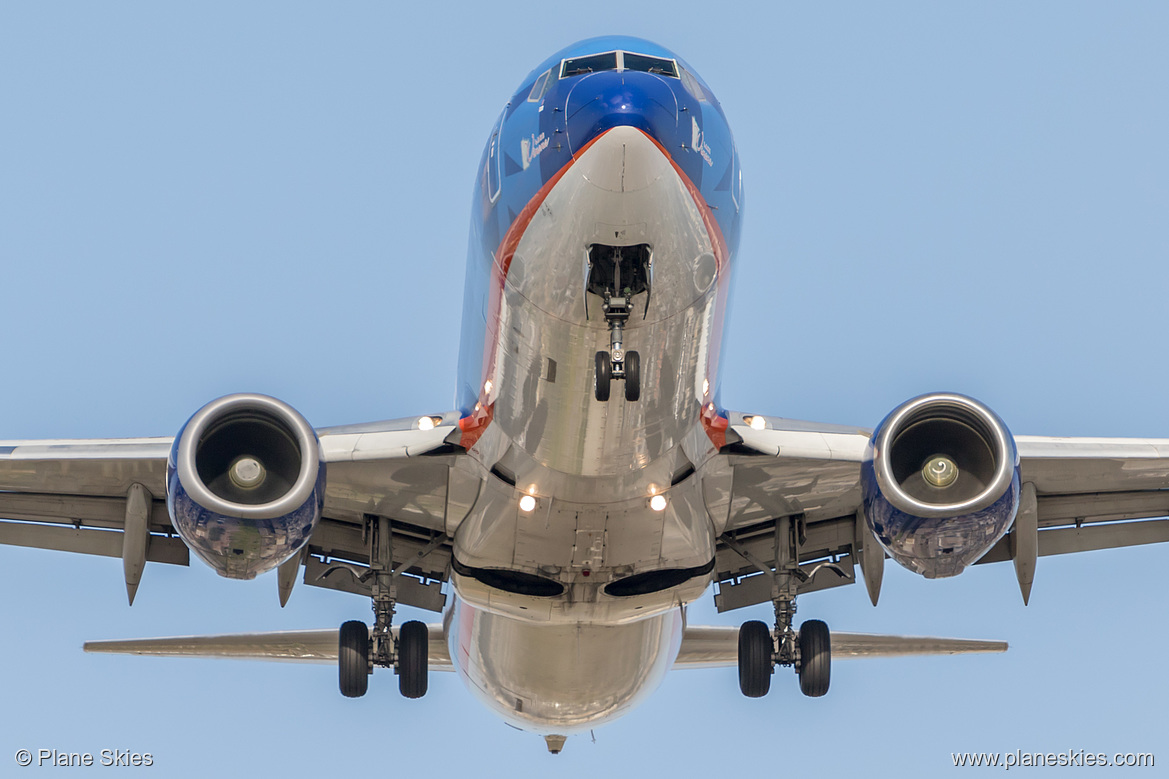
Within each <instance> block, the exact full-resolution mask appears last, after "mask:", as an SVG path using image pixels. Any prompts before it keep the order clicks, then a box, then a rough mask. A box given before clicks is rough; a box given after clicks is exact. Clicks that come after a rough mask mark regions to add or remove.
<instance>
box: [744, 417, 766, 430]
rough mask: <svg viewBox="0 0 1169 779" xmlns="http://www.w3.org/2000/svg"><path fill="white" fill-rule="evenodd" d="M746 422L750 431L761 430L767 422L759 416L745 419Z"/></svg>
mask: <svg viewBox="0 0 1169 779" xmlns="http://www.w3.org/2000/svg"><path fill="white" fill-rule="evenodd" d="M746 422H747V424H748V425H749V426H750V427H751V429H752V430H763V429H764V428H766V427H767V420H766V419H764V418H763V417H761V416H759V415H755V416H753V417H747V418H746Z"/></svg>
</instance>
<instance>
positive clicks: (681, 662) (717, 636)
mask: <svg viewBox="0 0 1169 779" xmlns="http://www.w3.org/2000/svg"><path fill="white" fill-rule="evenodd" d="M830 640H831V645H832V659H833V661H836V660H847V659H851V658H859V657H911V656H914V655H959V654H979V653H986V652H1005V651H1007V643H1006V642H1005V641H981V640H977V639H969V638H928V637H922V636H881V635H873V634H869V633H837V632H835V631H833V632H832V633H831V639H830ZM87 646H88V645H87ZM738 664H739V628H737V627H728V626H725V625H718V626H713V627H687V628H686V630H685V632H684V633H683V634H682V647H681V649H679V650H678V659H677V660H675V661H674V667H675V668H725V667H731V666H737V665H738Z"/></svg>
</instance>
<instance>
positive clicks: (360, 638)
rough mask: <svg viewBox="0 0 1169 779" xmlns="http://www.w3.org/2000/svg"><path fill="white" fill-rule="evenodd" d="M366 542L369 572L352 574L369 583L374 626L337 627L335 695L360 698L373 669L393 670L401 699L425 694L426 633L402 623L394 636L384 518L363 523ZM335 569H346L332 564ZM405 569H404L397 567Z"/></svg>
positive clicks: (390, 554) (389, 551)
mask: <svg viewBox="0 0 1169 779" xmlns="http://www.w3.org/2000/svg"><path fill="white" fill-rule="evenodd" d="M367 520H368V522H369V523H368V524H367V529H368V531H369V539H370V564H369V570H368V571H365V572H362V573H358V572H357V571H353V570H352V569H349V570H350V571H351V572H352V573H353V574H354V576H356V577H357V578H358V579H359V580H365V579H371V580H372V581H370V586H371V589H372V590H373V613H374V625H373V629H372V630H370V628H369V626H368V625H366V624H365V623H364V622H359V621H356V620H352V621H349V622H346V623H344V624H343V625H341V632H340V635H339V638H338V655H337V669H338V673H339V678H340V683H341V694H342V695H344V696H345V697H346V698H360V697H361V696H362V695H365V693H366V690H367V689H368V688H369V676H370V674H372V673H373V669H374V668H375V667H378V666H380V667H382V668H393V669H394V671H395V672H396V673H397V674H398V690H399V692H401V693H402V695H403V696H404V697H406V698H421V697H422V696H423V695H425V694H426V688H427V680H428V671H429V658H428V653H429V649H430V631H429V629H428V628H427V627H426V625H425V624H423V623H422V622H417V621H411V622H406V623H405V624H403V625H402V627H401V628H399V629H398V634H397V636H395V635H394V631H393V627H392V626H393V621H394V606H395V604H396V602H397V587H396V585H395V583H394V582H395V580H396V578H397V575H396V574H397V572H395V571H394V570H392V565H393V562H392V561H393V550H392V537H393V536H392V533H391V531H390V521H389V520H388V519H387V518H385V517H368V518H367ZM334 565H336V566H338V567H345V568H348V566H347V565H346V564H344V563H335V564H334ZM402 567H405V566H402Z"/></svg>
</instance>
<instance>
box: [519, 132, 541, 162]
mask: <svg viewBox="0 0 1169 779" xmlns="http://www.w3.org/2000/svg"><path fill="white" fill-rule="evenodd" d="M547 148H548V136H547V135H546V134H544V133H540V134H539V135H533V136H531V137H530V138H521V139H520V158H521V159H522V160H523V161H524V170H527V169H528V166H529V165H531V164H532V160H534V159H536V158H537V157H539V156H540V152H542V151H544V150H545V149H547Z"/></svg>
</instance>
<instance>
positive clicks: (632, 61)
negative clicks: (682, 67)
mask: <svg viewBox="0 0 1169 779" xmlns="http://www.w3.org/2000/svg"><path fill="white" fill-rule="evenodd" d="M621 54H622V57H621V58H622V59H623V60H624V61H625V62H624V69H625V70H640V71H643V72H645V73H656V74H658V75H659V76H670V77H671V78H677V77H678V71H677V70H676V69H675V68H674V61H673V60H665V59H662V58H661V57H647V56H646V55H644V54H634V53H632V52H628V51H625V52H622V53H621Z"/></svg>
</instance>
